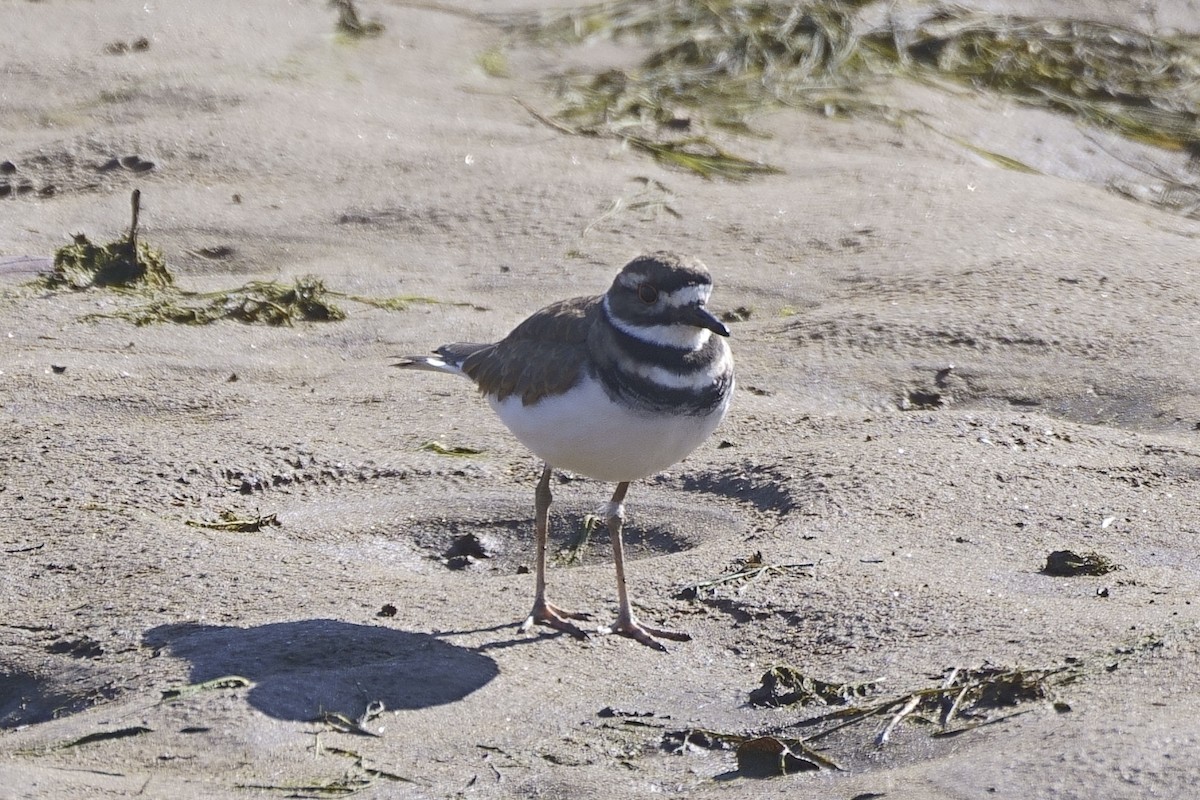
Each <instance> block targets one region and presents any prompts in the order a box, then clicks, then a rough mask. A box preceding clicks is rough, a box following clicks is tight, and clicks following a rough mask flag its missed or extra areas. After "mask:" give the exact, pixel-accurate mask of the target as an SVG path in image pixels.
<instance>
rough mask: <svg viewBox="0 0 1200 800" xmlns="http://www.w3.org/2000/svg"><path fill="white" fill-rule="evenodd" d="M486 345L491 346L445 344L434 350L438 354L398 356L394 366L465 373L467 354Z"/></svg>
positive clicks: (457, 373) (460, 343) (458, 373)
mask: <svg viewBox="0 0 1200 800" xmlns="http://www.w3.org/2000/svg"><path fill="white" fill-rule="evenodd" d="M485 347H491V345H487V344H468V343H465V342H459V343H455V344H444V345H442V346H441V347H439V348H438V349H437V350H435V351H434V352H435V353H436V354H437V355H432V356H397V358H399V359H400V360H399V361H397V362H396V363H395V364H392V366H393V367H400V368H401V369H423V370H427V371H429V372H445V373H448V374H450V375H463V376H465V375H466V373H464V372H463V369H462V365H463V362H464V361H465V360H466V359H467V356H469V355H471V354H472V353H475V352H478V351H480V350H482V349H484V348H485Z"/></svg>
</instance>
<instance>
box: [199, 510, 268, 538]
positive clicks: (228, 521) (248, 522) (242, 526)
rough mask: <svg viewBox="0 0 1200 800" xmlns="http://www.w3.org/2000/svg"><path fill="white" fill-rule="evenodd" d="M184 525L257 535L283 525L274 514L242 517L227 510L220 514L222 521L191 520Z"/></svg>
mask: <svg viewBox="0 0 1200 800" xmlns="http://www.w3.org/2000/svg"><path fill="white" fill-rule="evenodd" d="M183 524H184V525H189V526H191V527H193V528H208V529H209V530H214V531H233V532H235V533H257V532H258V531H260V530H262V529H263V528H266V527H271V526H280V525H282V524H283V523H282V522H280V521H279V520H278V519H276V518H275V515H274V514H258V515H255V516H252V517H240V516H238V515H237V513H235V512H233V511H229V510H225V511H222V512H221V513H220V519H218V520H216V521H215V522H206V521H204V520H195V519H189V520H184V523H183Z"/></svg>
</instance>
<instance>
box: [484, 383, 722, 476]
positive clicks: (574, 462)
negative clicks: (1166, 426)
mask: <svg viewBox="0 0 1200 800" xmlns="http://www.w3.org/2000/svg"><path fill="white" fill-rule="evenodd" d="M732 396H733V392H732V391H730V393H729V395H728V396H727V397H726V399H725V402H724V403H722V404H721V405H720V406H718V407H717V408H716V409H714V410H713V411H712V412H711V413H709V414H708V415H706V416H683V415H672V414H646V413H636V412H634V411H632V410H630V409H628V408H625V407H624V406H620V405H617V404H615V403H613V401H612V400H610V399H609V397H608V395H607V394H605V392H604V389H603V388H602V387H601V386H600V384H599V383H597V382H596V381H594V380H590V379H584V380H582V381H580V383H579V385H578V386H576V387H575V388H574V389H572V390H571V391H569V392H567V393H566V394H562V395H558V396H557V397H552V398H549V399H547V400H542V401H541V402H539V403H536V404H534V405H530V406H526V405H522V403H521V399H520V398H519V397H509V398H507V399H506V400H504V401H503V402H498V401H496V400H494V399H492V398H488V401H489V402H490V403H491V404H492V408H493V409H495V411H496V413H497V414H498V415H499V416H500V420H501V421H502V422H503V423H504V424H505V425H506V426H508V429H509V430H510V431H512V432H513V435H515V436H516V437H517V438H518V439H520V440H521V443H522V444H524V445H525V446H526V447H528V448H529V449H530V450H532V451H533V452H534V453H535V454H536V455H537V456H538V457H539V458H541V459H543V460H544V461H546V463H548V464H550V465H551V466H553V467H558V468H559V469H566V470H570V471H571V472H578V473H579V474H581V475H586V476H588V477H589V478H595V479H596V480H601V481H611V482H614V483H616V482H620V481H635V480H638V479H640V478H645V477H646V476H648V475H653V474H654V473H656V472H661V471H663V470H664V469H667V468H668V467H670V466H671V465H672V464H674V463H676V462H678V461H681V460H682V459H683V458H684V457H685V456H687V455H688V454H689V453H691V452H692V451H693V450H695V449H696V448H697V447H699V446H700V444H701V443H702V442H703V441H704V440H705V439H707V438H708V437H709V436H710V435H711V434H712V432H713V431H714V430H716V428H717V426H718V425H720V424H721V420H722V419H724V418H725V412H726V411H728V410H729V399H730V398H731V397H732Z"/></svg>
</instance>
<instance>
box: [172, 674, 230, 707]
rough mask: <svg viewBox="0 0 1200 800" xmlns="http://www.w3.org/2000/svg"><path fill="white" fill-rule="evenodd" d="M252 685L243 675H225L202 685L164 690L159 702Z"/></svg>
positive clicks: (190, 684)
mask: <svg viewBox="0 0 1200 800" xmlns="http://www.w3.org/2000/svg"><path fill="white" fill-rule="evenodd" d="M250 685H251V683H250V681H248V680H247V679H246V678H243V677H242V676H241V675H225V676H223V677H220V678H212V679H211V680H207V681H202V682H200V683H189V684H188V685H187V686H180V687H178V688H175V689H164V690H163V693H162V697H161V698H160V699H159V702H160V703H163V702H166V701H168V700H178V699H179V698H181V697H187V696H188V695H193V694H197V693H198V692H210V691H212V690H214V689H245V688H247V687H248V686H250Z"/></svg>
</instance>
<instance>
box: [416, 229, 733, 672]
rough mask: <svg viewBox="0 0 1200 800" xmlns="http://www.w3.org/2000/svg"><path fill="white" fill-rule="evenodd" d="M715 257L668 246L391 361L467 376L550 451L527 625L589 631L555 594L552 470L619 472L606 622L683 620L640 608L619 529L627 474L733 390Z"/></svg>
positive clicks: (644, 637) (700, 426) (614, 478)
mask: <svg viewBox="0 0 1200 800" xmlns="http://www.w3.org/2000/svg"><path fill="white" fill-rule="evenodd" d="M711 293H712V278H711V276H710V274H709V271H708V268H707V267H706V266H705V265H704V264H703V263H702V262H701V261H700V260H699V259H697V258H693V257H687V256H682V255H679V254H677V253H673V252H667V251H659V252H652V253H647V254H644V255H640V256H638V257H636V258H634V259H633V260H632V261H630V262H629V263H628V264H626V265H625V266H624V267H623V268H622V269H621V271H620V272H619V273H618V274H617V276H616V278H615V279H614V280H613V282H612V285H611V286H609V288H608V290H607V291H606V292H605V293H604V294H602V295H596V296H590V297H576V298H572V299H569V300H562V301H560V302H557V303H553V304H551V305H548V306H546V307H545V308H543V309H541V310H540V311H537V312H535V313H534V314H533V315H531V316H530V317H528V318H527V319H526V320H525V321H524V322H522V323H520V324H519V325H517V327H516V328H514V329H513V330H512V332H511V333H509V334H508V335H507V336H505V337H504V338H503V339H501V340H500V341H498V342H494V343H492V344H472V343H461V342H460V343H452V344H444V345H442V346H441V347H438V348H437V349H436V350H434V351H433V353H434V355H428V356H401V357H399V361H398V362H397V363H396V364H393V366H396V367H400V368H404V369H420V370H431V371H434V372H444V373H450V374H454V375H461V376H463V377H466V378H468V379H470V380H471V381H472V382H474V384H475V385H476V387H478V390H479V392H480V393H481V394H482V395H483V396H484V398H486V400H487V402H488V403H489V404H490V405H491V407H492V409H493V410H494V411H495V412H496V414H497V415H498V416H499V418H500V420H501V422H503V423H504V425H505V426H506V427H507V428H508V429H509V431H511V432H512V433H513V435H515V436H516V438H517V439H518V440H519V441H520V442H521V443H522V444H524V445H525V446H526V447H527V448H529V450H531V451H532V452H533V453H534V454H535V455H536V456H537V457H538V458H540V459H541V461H542V462H543V468H542V473H541V478H540V480H539V481H538V484H537V488H536V490H535V492H534V529H535V534H536V540H537V553H536V559H537V567H536V575H535V581H536V583H535V590H534V601H533V609H532V611H531V612H530V614H529V616H528V617H527V618H526V619H525V620H524V622H523V623H522V624H521V625H520V630H521V631H522V632H527V631H529V630H530V629H531V628H532V627H533V626H534V625H545V626H547V627H549V628H552V629H555V630H557V631H561V632H563V633H566V634H570V635H571V636H574V637H576V638H578V639H587V638H588V633H587V632H586V631H585V630H583V629H582V628H581V627H579V626H578V625H577V624H576V622H577V621H583V620H589V619H591V615H590V614H587V613H578V612H572V611H566V610H563V609H561V608H559V607H557V606H555V605H553V604H552V603H550V601H549V600H548V599H547V596H546V540H547V536H548V534H549V512H550V504H551V502H552V500H553V497H552V493H551V490H550V479H551V475H552V473H553V470H555V469H558V470H567V471H570V472H573V473H578V474H580V475H584V476H586V477H589V478H593V479H596V480H599V481H604V482H609V483H615V484H616V488H615V490H614V492H613V494H612V499H611V500H610V501H609V502H608V503H607V505H606V506H605V508H604V512H603V515H604V519H605V523H606V525H607V527H608V532H609V537H610V539H611V541H612V549H613V562H614V566H615V568H616V578H617V603H618V608H617V618H616V620H615V622H613V623H612V624H611V625H609V626H606V627H601V628H599V629H598V630H597V631H596V632H598V633H602V634H619V635H622V636H626V637H629V638H631V639H634V640H635V641H637V642H640V643H641V644H644V645H646V646H648V647H651V648H654V649H656V650H663V651H665V650H666V649H667V648H666V646H665V645H663V643H662V642H661V641H659V640H660V639H666V640H670V641H689V640H690V639H691V636H690V635H688V634H687V633H683V632H678V631H673V630H668V629H665V628H658V627H653V626H651V625H648V624H645V623H643V622H642V621H641V620H639V619H638V618H637V616H636V615H635V614H634V611H633V607H632V604H631V602H630V599H629V591H628V588H627V585H626V576H625V552H624V542H623V538H622V529H623V526H624V520H625V497H626V493H627V492H628V490H629V484H630V483H632V482H633V481H637V480H641V479H642V478H646V477H648V476H650V475H653V474H655V473H657V472H662V471H663V470H665V469H667V468H669V467H671V466H672V465H674V464H675V463H677V462H679V461H681V460H682V459H684V458H685V457H686V456H688V455H689V454H691V452H692V451H693V450H695V449H696V448H697V447H699V446H700V445H701V444H702V443H703V442H704V441H705V440H706V439H708V437H709V436H710V435H711V434H712V433H713V431H715V430H716V428H717V426H718V425H720V423H721V421H722V420H723V419H724V418H725V416H726V414H727V412H728V411H729V406H730V402H731V400H732V398H733V392H734V372H733V356H732V353H731V352H730V349H729V346H728V344H727V343H726V339H727V338H728V337H729V328H728V327H726V325H725V323H723V322H722V321H721V320H720V319H719V318H718V317H717V316H715V315H714V314H713V313H712V312H711V311H709V309H708V307H707V303H708V300H709V297H710V295H711Z"/></svg>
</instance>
